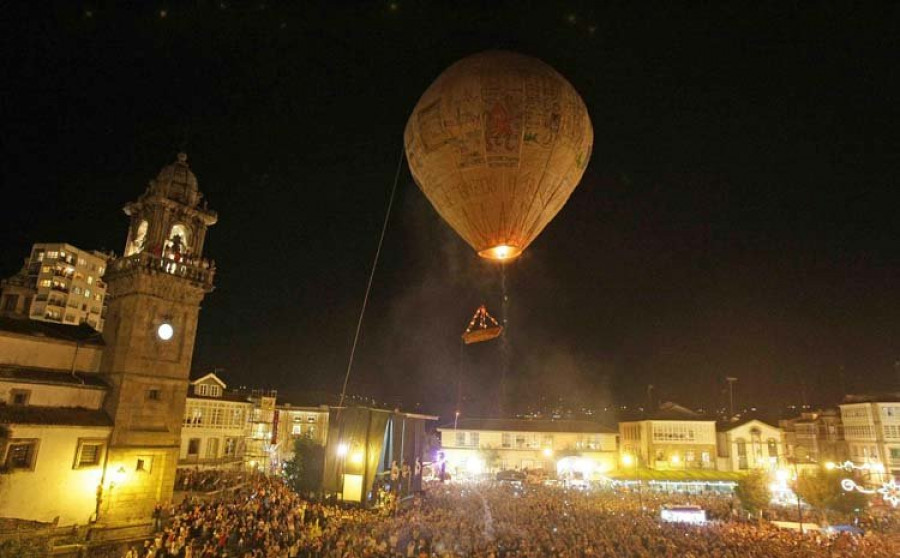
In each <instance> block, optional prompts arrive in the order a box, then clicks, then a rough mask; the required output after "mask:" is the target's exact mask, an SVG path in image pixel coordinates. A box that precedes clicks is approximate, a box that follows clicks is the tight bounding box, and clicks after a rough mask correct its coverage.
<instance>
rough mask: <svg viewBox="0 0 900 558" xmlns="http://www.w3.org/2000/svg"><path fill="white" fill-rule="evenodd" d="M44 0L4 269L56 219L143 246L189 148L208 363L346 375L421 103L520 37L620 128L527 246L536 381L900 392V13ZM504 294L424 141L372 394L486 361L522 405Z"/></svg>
mask: <svg viewBox="0 0 900 558" xmlns="http://www.w3.org/2000/svg"><path fill="white" fill-rule="evenodd" d="M23 4H25V5H26V6H27V5H28V4H31V3H23ZM33 4H41V6H42V7H40V8H35V10H36V11H31V12H29V11H26V10H28V9H30V8H22V7H19V8H15V7H7V8H5V15H4V18H3V19H4V20H5V22H4V24H3V26H4V27H5V30H4V32H3V33H2V39H0V40H2V55H0V56H2V57H3V58H2V59H3V67H4V71H3V78H2V80H0V92H2V108H0V110H2V120H0V121H2V139H3V142H2V148H3V152H2V178H3V193H4V196H3V200H2V202H0V241H2V243H0V246H2V252H0V254H2V258H0V271H2V274H3V275H4V276H6V275H10V274H11V273H13V272H15V271H16V270H17V269H18V267H19V266H20V264H21V259H22V258H24V257H25V256H26V255H27V253H28V249H29V247H30V245H31V244H32V243H33V242H51V241H67V242H70V243H72V244H75V245H76V246H79V247H81V248H86V249H93V248H103V247H105V248H109V249H113V250H116V251H117V252H119V253H121V251H122V249H123V246H124V243H125V236H126V228H127V220H126V217H125V216H124V215H123V214H122V212H121V206H122V205H123V204H124V203H126V202H127V201H130V200H133V199H135V198H136V197H137V196H138V195H139V194H141V193H142V192H143V190H144V188H145V186H146V183H147V181H148V180H149V179H150V178H152V177H154V176H155V175H156V173H157V172H158V170H159V169H160V168H161V167H162V166H163V165H166V164H168V163H170V162H172V161H173V160H174V157H175V153H176V152H177V151H178V150H179V148H180V146H181V145H182V144H183V143H186V150H187V152H188V154H189V157H190V158H189V162H190V163H191V165H192V168H193V169H194V171H195V172H196V173H197V176H198V178H199V181H200V189H201V190H202V191H203V192H204V193H205V195H206V197H207V199H208V200H209V204H210V207H211V208H213V209H216V210H217V211H218V212H219V214H220V221H219V224H218V225H216V226H215V227H214V228H212V229H211V230H210V233H209V235H208V240H207V245H206V254H207V255H208V256H209V257H212V258H214V259H215V260H216V262H217V265H218V269H219V274H218V276H217V289H216V291H215V292H214V293H212V294H211V295H210V296H209V297H208V298H207V299H206V301H205V302H204V304H203V311H202V313H201V323H200V332H199V335H198V338H197V348H196V353H195V359H194V368H195V373H200V372H206V371H209V370H210V369H212V367H214V366H217V367H222V368H224V369H225V372H223V374H222V375H223V376H224V377H225V380H226V381H227V382H229V383H230V384H232V385H239V384H243V383H246V384H250V385H253V386H258V387H272V388H278V389H281V390H312V389H319V390H326V391H331V392H337V391H339V390H340V386H341V382H342V380H343V375H344V371H345V369H346V366H347V361H348V356H349V351H350V345H351V342H352V338H353V332H354V328H355V325H356V320H357V318H358V312H359V308H360V305H361V303H362V298H363V294H364V292H365V287H366V281H367V278H368V273H369V270H370V266H371V264H372V258H373V256H374V252H375V249H376V246H377V241H378V235H379V232H380V228H381V225H382V220H383V218H384V211H385V208H386V204H387V200H388V196H389V193H390V190H391V185H392V183H393V179H394V172H395V169H396V165H397V161H398V158H399V157H400V156H401V148H402V133H403V127H404V125H405V122H406V119H407V117H408V115H409V113H410V111H411V109H412V107H413V106H414V105H415V103H416V101H417V99H418V97H419V95H421V93H422V92H423V91H424V90H425V88H427V86H428V85H429V84H430V83H431V82H432V80H433V79H434V78H435V77H437V75H438V74H439V73H440V72H441V71H442V70H443V69H444V68H446V67H447V66H448V65H450V64H451V63H453V62H454V61H456V60H458V59H459V58H462V57H463V56H466V55H468V54H472V53H475V52H478V51H481V50H485V49H491V48H505V49H512V50H517V51H520V52H522V53H525V54H529V55H533V56H537V57H539V58H541V59H543V60H544V61H546V62H548V63H549V64H551V65H552V66H554V67H555V68H556V69H558V70H559V71H560V72H561V73H562V74H563V75H565V76H566V77H567V78H568V79H569V80H570V81H571V82H572V84H573V85H574V86H575V87H576V89H577V90H578V91H579V92H580V93H581V95H582V96H583V98H584V100H585V102H586V104H587V106H588V110H589V111H590V114H591V117H592V120H593V125H594V131H595V144H594V152H593V156H592V159H591V162H590V165H589V168H588V170H587V172H586V174H585V176H584V179H583V180H582V183H581V185H580V186H579V187H578V188H577V189H576V191H575V193H574V194H573V196H572V197H571V199H570V200H569V202H568V204H567V205H566V206H565V208H564V209H563V210H562V211H561V212H560V214H559V215H558V216H557V218H556V219H555V220H554V221H553V222H552V223H551V224H550V226H548V227H547V229H546V230H545V231H544V232H543V234H542V235H541V236H540V237H539V238H538V239H537V240H536V241H535V242H534V244H533V245H532V246H531V247H530V249H529V250H528V251H527V253H526V254H525V255H524V256H523V257H522V258H521V259H520V260H519V261H517V262H515V263H514V264H511V265H510V266H509V267H508V268H507V270H506V283H507V293H508V296H509V308H508V320H509V322H508V323H509V328H508V337H507V339H506V344H507V348H506V349H505V350H506V351H507V352H506V355H507V356H508V362H509V368H508V370H509V372H508V378H509V395H510V399H513V398H515V399H516V400H518V401H525V402H535V401H538V400H539V399H540V398H541V397H544V398H553V397H557V396H563V397H566V398H568V399H570V400H573V401H576V402H577V401H580V402H582V403H584V404H588V405H592V406H597V405H600V406H602V405H604V404H608V403H609V402H610V401H615V402H618V403H620V404H634V403H640V402H642V401H643V400H644V394H645V392H646V388H647V385H648V384H654V385H655V386H656V388H655V390H656V395H657V397H658V398H659V399H664V400H668V399H671V400H676V401H679V402H682V403H684V404H687V405H692V406H714V405H717V404H720V403H721V402H722V398H721V390H722V386H723V378H724V377H725V376H736V377H738V378H739V381H738V384H737V386H736V398H737V399H738V402H739V403H753V404H756V405H761V406H771V407H775V406H778V405H780V404H783V403H791V402H797V403H799V402H800V400H801V399H802V398H803V397H804V394H805V396H806V398H807V400H808V401H809V402H811V403H834V402H836V401H837V398H838V397H839V396H840V394H841V393H842V392H843V391H844V390H846V391H856V392H862V391H876V390H884V389H897V388H898V380H900V374H898V366H900V365H897V364H895V363H896V362H897V361H898V360H900V346H898V342H900V297H898V285H900V283H898V279H900V248H898V240H900V225H898V216H897V209H896V208H897V202H898V199H900V196H898V194H897V193H896V192H897V186H898V183H897V178H896V173H897V172H898V170H900V157H898V149H900V141H898V124H900V118H898V104H897V99H898V88H897V82H898V75H897V74H898V70H897V53H898V52H900V44H898V42H900V41H898V34H897V29H898V21H900V19H898V12H897V10H896V8H894V9H893V10H892V11H889V9H888V8H884V11H868V12H858V11H851V10H849V9H843V8H834V7H832V8H828V9H823V10H822V11H815V10H804V9H799V8H794V7H791V6H794V5H795V3H790V2H786V3H782V4H785V7H784V8H783V9H782V11H778V12H752V13H745V12H741V11H737V10H734V11H728V10H723V11H720V12H716V13H710V12H703V13H699V12H690V13H689V12H683V11H679V10H668V9H659V8H657V9H653V10H643V11H620V10H612V9H610V10H606V9H601V8H599V7H597V6H594V5H595V4H600V3H598V2H583V3H582V2H546V3H542V2H523V1H521V0H519V1H516V2H477V3H471V4H469V3H457V2H447V3H438V2H421V1H420V2H411V1H402V0H398V1H397V2H395V3H390V2H371V3H366V4H360V5H357V6H355V7H336V6H335V5H337V4H340V5H341V6H343V5H344V4H343V3H337V2H321V3H318V2H297V3H296V5H295V6H294V7H292V8H285V7H282V6H281V3H277V4H276V3H248V4H244V3H233V2H227V3H226V4H221V5H220V3H219V2H203V1H196V2H184V3H182V2H169V3H168V4H166V3H158V4H156V5H155V6H154V5H152V4H153V3H149V2H148V3H137V4H114V3H101V2H96V3H79V2H74V1H67V2H60V3H57V4H52V3H51V4H46V5H45V4H44V3H33ZM625 4H628V3H625ZM623 5H624V4H623ZM796 5H800V4H796ZM804 5H805V4H804ZM48 6H49V7H48ZM163 9H165V10H166V11H165V17H161V13H160V10H163ZM13 195H15V197H14V198H13V197H12V196H13ZM482 302H486V303H487V304H488V307H489V309H490V310H491V312H492V313H493V314H494V315H497V316H498V317H499V315H500V313H501V271H500V268H499V267H497V266H495V265H491V264H489V263H486V262H484V261H481V260H480V259H479V258H478V257H477V256H476V255H475V254H474V253H473V252H472V251H471V250H470V249H469V247H468V246H467V245H466V244H464V243H463V242H462V241H461V240H460V239H459V238H458V237H456V236H455V234H454V233H453V232H452V231H451V230H450V229H449V228H448V227H447V226H446V225H445V224H444V223H443V222H442V221H441V220H440V218H439V217H438V215H437V214H436V213H435V212H434V211H433V210H432V209H431V207H430V206H429V204H428V202H427V200H425V198H424V197H423V196H422V194H421V193H420V192H419V190H418V188H417V187H416V186H415V184H414V183H413V182H412V179H411V177H410V175H409V172H408V169H407V168H406V164H405V161H404V163H403V168H402V172H401V174H400V182H399V185H398V191H397V199H396V201H395V205H394V212H393V215H392V217H391V220H390V223H389V228H388V232H387V237H386V239H385V244H384V251H383V257H382V260H381V261H380V263H379V267H378V270H377V273H376V275H375V281H374V284H373V288H372V293H371V301H370V306H369V309H368V313H367V315H366V319H365V322H364V324H363V329H362V336H361V339H360V344H359V347H358V350H357V360H356V363H355V365H354V369H353V374H352V376H351V380H350V391H351V392H353V393H359V394H366V395H370V396H373V397H377V398H378V399H381V400H385V399H387V400H399V401H402V402H403V403H404V404H405V406H406V407H407V408H412V407H415V405H416V404H417V403H418V404H420V408H422V409H423V410H427V411H431V412H435V413H443V414H445V416H446V414H447V413H448V412H450V411H451V410H452V409H453V408H454V405H455V401H456V396H457V378H459V377H462V382H461V386H462V390H461V391H462V393H463V396H464V397H465V399H466V400H465V401H464V403H463V411H464V412H465V413H466V414H467V415H469V416H471V415H491V414H496V413H497V412H498V409H499V408H500V405H499V395H498V386H499V383H500V377H501V376H502V371H503V368H504V364H503V363H504V358H505V357H504V345H503V344H502V343H500V342H494V343H491V344H484V345H476V346H469V347H465V348H462V347H461V344H460V340H459V334H460V333H461V332H462V330H463V328H464V327H465V325H466V323H467V321H468V319H469V317H470V316H471V314H472V312H474V310H475V308H476V307H477V306H478V305H479V304H480V303H482ZM507 408H512V406H511V405H507Z"/></svg>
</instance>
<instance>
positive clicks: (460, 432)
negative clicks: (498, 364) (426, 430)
mask: <svg viewBox="0 0 900 558" xmlns="http://www.w3.org/2000/svg"><path fill="white" fill-rule="evenodd" d="M438 432H439V433H440V436H441V448H442V451H443V453H444V459H445V460H446V463H447V466H446V470H447V472H449V473H450V474H451V475H454V476H463V477H465V476H469V475H479V474H482V473H490V472H496V471H503V470H524V469H529V470H534V469H543V470H544V471H547V472H548V473H552V474H556V472H557V464H558V463H559V461H560V460H561V459H563V458H565V457H581V458H584V460H585V462H586V463H587V462H589V463H590V467H585V468H587V469H590V470H589V471H588V473H589V474H593V473H597V474H602V473H605V472H608V471H611V470H613V469H615V468H616V463H617V452H616V449H617V448H616V438H617V435H616V432H615V430H613V429H610V428H607V427H605V426H603V425H601V424H597V423H595V422H590V421H582V420H529V419H474V418H473V419H460V420H458V421H457V422H456V424H455V425H454V424H445V425H443V426H441V427H439V428H438Z"/></svg>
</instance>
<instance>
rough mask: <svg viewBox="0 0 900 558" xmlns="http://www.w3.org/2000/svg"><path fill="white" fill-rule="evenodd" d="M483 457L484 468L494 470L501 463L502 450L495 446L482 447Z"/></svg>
mask: <svg viewBox="0 0 900 558" xmlns="http://www.w3.org/2000/svg"><path fill="white" fill-rule="evenodd" d="M479 453H481V459H483V460H484V468H485V469H486V470H488V471H493V470H494V469H496V468H497V466H499V465H500V451H499V450H498V449H497V448H495V447H493V446H485V447H483V448H481V451H480V452H479Z"/></svg>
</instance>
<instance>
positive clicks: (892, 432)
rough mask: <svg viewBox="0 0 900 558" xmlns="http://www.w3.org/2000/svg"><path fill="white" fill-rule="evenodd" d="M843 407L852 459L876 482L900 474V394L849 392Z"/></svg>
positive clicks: (849, 451) (845, 433)
mask: <svg viewBox="0 0 900 558" xmlns="http://www.w3.org/2000/svg"><path fill="white" fill-rule="evenodd" d="M840 408H841V421H842V422H843V424H844V438H845V440H846V441H847V449H848V453H849V460H850V461H852V462H853V463H854V465H857V466H867V467H870V469H869V471H871V472H872V473H873V478H872V479H871V480H872V481H873V482H878V483H881V482H884V481H885V480H886V479H887V476H892V477H900V394H898V393H891V394H884V395H873V396H869V395H848V396H846V397H845V398H844V402H843V403H841V405H840Z"/></svg>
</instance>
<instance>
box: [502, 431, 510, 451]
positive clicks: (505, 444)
mask: <svg viewBox="0 0 900 558" xmlns="http://www.w3.org/2000/svg"><path fill="white" fill-rule="evenodd" d="M500 445H501V446H502V447H504V448H511V447H512V434H510V433H509V432H504V433H503V434H502V436H501V442H500Z"/></svg>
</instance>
